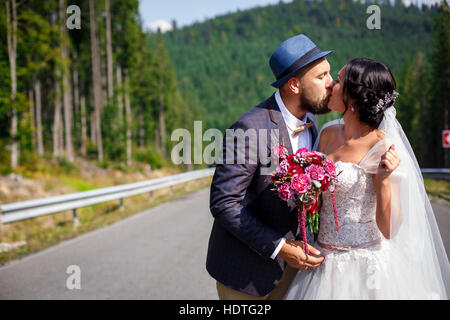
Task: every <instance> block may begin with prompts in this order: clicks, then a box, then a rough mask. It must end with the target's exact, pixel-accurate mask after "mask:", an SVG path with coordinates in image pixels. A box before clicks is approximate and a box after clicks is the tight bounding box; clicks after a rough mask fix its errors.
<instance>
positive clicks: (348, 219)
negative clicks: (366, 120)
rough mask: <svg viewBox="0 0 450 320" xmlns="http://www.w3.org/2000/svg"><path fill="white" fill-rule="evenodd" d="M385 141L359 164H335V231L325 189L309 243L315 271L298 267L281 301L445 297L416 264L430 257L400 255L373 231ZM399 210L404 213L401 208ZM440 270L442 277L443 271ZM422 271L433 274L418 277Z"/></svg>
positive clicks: (437, 283) (438, 280)
mask: <svg viewBox="0 0 450 320" xmlns="http://www.w3.org/2000/svg"><path fill="white" fill-rule="evenodd" d="M388 142H389V141H387V140H386V139H385V140H382V141H380V142H378V143H377V144H376V145H375V146H374V147H373V148H372V149H371V151H369V153H368V154H367V155H366V156H365V157H364V159H363V160H362V161H361V162H360V164H355V163H351V162H342V161H337V162H336V163H335V166H336V172H340V171H342V173H341V174H340V175H339V176H338V177H337V186H336V191H335V196H336V205H337V211H338V217H339V218H338V219H339V227H340V230H339V231H336V225H335V221H334V210H333V204H332V200H331V195H330V192H329V191H327V192H324V193H323V194H322V201H323V205H322V208H321V211H320V228H319V237H318V239H317V243H314V244H313V246H314V247H315V248H317V249H318V250H319V251H320V252H321V255H323V256H325V260H324V262H323V263H322V264H321V265H320V266H319V267H317V268H315V269H312V270H311V269H310V270H299V272H298V273H297V276H296V278H295V279H294V281H293V282H292V284H291V286H290V288H289V290H288V292H287V294H286V296H285V299H288V300H291V299H295V300H303V299H447V296H446V295H447V293H446V289H445V286H444V284H443V281H442V277H440V276H439V275H437V272H436V271H435V270H431V269H430V268H428V267H425V268H422V266H421V264H420V263H421V259H434V258H433V257H431V256H430V257H428V256H426V257H422V256H418V257H417V256H415V255H414V254H411V253H410V252H414V251H413V250H414V248H413V250H411V251H406V249H409V248H405V252H408V253H405V254H406V256H403V255H402V253H403V251H402V250H403V248H402V247H397V246H395V242H393V241H392V240H388V239H385V238H384V237H383V235H382V234H381V232H380V231H379V229H378V226H377V223H376V219H375V216H376V193H375V186H374V181H373V173H374V166H375V165H376V164H378V163H379V159H380V158H379V155H380V154H382V152H384V150H387V148H389V146H390V144H389V143H388ZM394 172H395V171H394ZM399 174H400V175H401V174H402V173H401V172H399ZM393 197H395V195H393ZM393 202H395V201H394V199H393ZM402 210H403V211H404V213H403V214H404V215H405V212H406V210H407V209H406V208H402ZM393 214H394V213H393ZM403 219H406V218H405V217H404V218H403ZM403 223H405V221H403ZM417 236H420V235H417ZM321 244H322V245H323V247H322V246H321ZM402 246H403V245H402ZM421 249H423V251H426V250H427V248H426V247H424V248H418V249H417V254H418V255H421V254H422V253H421V252H422V251H421ZM445 258H446V257H445ZM410 260H411V261H413V262H410ZM402 261H404V262H402ZM416 262H417V266H415V264H414V263H416ZM408 264H409V266H408ZM444 265H445V263H444ZM447 266H448V261H447ZM408 268H409V269H411V270H409V269H408ZM422 269H423V270H422ZM442 271H443V272H444V273H446V275H445V276H446V277H447V276H448V274H447V271H448V269H446V270H442ZM428 273H433V274H436V276H434V275H431V276H429V275H427V276H426V278H424V277H423V276H422V275H423V274H428Z"/></svg>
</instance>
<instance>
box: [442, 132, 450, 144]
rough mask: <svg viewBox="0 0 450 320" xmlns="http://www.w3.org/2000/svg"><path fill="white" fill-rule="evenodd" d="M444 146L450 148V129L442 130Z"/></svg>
mask: <svg viewBox="0 0 450 320" xmlns="http://www.w3.org/2000/svg"><path fill="white" fill-rule="evenodd" d="M442 146H443V147H444V148H450V130H444V131H442Z"/></svg>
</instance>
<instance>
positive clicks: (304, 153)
mask: <svg viewBox="0 0 450 320" xmlns="http://www.w3.org/2000/svg"><path fill="white" fill-rule="evenodd" d="M310 154H312V152H311V151H309V150H308V149H306V148H301V149H298V150H297V152H296V153H295V156H296V157H297V158H303V159H306V158H307V157H308V156H309V155H310Z"/></svg>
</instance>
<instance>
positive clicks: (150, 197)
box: [149, 191, 153, 201]
mask: <svg viewBox="0 0 450 320" xmlns="http://www.w3.org/2000/svg"><path fill="white" fill-rule="evenodd" d="M149 200H150V201H153V191H150V196H149Z"/></svg>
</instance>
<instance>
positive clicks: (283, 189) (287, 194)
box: [277, 182, 294, 201]
mask: <svg viewBox="0 0 450 320" xmlns="http://www.w3.org/2000/svg"><path fill="white" fill-rule="evenodd" d="M277 191H278V196H279V197H280V199H281V200H284V201H288V200H291V199H292V197H293V196H294V194H293V192H292V190H291V186H290V185H289V183H286V182H285V183H283V184H281V185H280V186H279V187H278V189H277Z"/></svg>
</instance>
